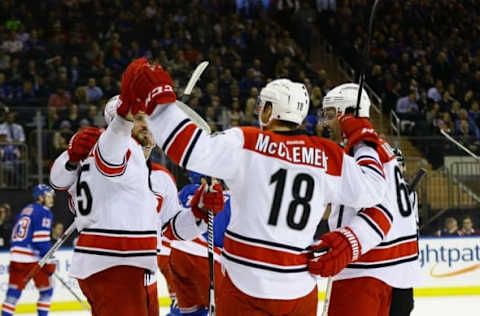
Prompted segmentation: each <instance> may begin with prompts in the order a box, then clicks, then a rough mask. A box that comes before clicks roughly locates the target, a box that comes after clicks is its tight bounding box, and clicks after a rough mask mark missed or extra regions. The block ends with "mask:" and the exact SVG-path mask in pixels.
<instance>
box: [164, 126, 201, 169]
mask: <svg viewBox="0 0 480 316" xmlns="http://www.w3.org/2000/svg"><path fill="white" fill-rule="evenodd" d="M196 129H197V126H196V125H195V124H193V123H190V124H187V126H186V127H185V128H184V129H182V131H181V132H180V133H178V134H177V136H176V137H175V139H174V141H173V142H172V144H171V145H170V147H169V148H168V150H167V156H168V157H169V158H170V159H172V160H173V161H174V162H175V163H176V164H180V160H181V159H182V156H183V152H184V151H185V149H186V148H187V146H188V144H189V143H190V140H191V139H192V136H193V133H194V132H195V130H196Z"/></svg>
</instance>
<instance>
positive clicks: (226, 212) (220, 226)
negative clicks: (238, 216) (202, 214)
mask: <svg viewBox="0 0 480 316" xmlns="http://www.w3.org/2000/svg"><path fill="white" fill-rule="evenodd" d="M199 187H200V185H199V184H188V185H186V186H184V187H183V189H182V190H181V191H180V192H179V193H178V198H179V200H180V202H181V203H182V205H183V207H185V208H189V207H190V201H191V200H192V198H193V196H194V195H195V191H197V190H198V188H199ZM223 196H224V199H225V207H224V209H223V211H222V212H220V213H218V214H217V216H215V218H214V220H213V236H214V240H213V243H214V246H215V247H222V248H223V237H224V235H225V231H226V230H227V226H228V223H229V222H230V194H229V193H227V192H225V191H224V192H223ZM203 237H204V238H205V239H208V237H207V233H204V234H203Z"/></svg>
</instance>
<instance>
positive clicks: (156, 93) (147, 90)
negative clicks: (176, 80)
mask: <svg viewBox="0 0 480 316" xmlns="http://www.w3.org/2000/svg"><path fill="white" fill-rule="evenodd" d="M132 89H133V91H134V93H135V97H136V98H138V99H141V100H143V101H144V102H145V103H144V104H145V109H146V111H145V112H146V113H147V114H148V115H150V114H152V113H153V111H154V110H155V108H156V107H157V105H162V104H167V103H173V102H175V100H176V99H177V96H176V94H175V91H174V90H173V82H172V78H170V75H169V74H168V72H166V71H165V70H163V68H162V66H160V65H158V64H153V65H150V64H145V65H142V67H140V68H139V69H138V70H137V72H136V76H135V80H134V81H133V86H132Z"/></svg>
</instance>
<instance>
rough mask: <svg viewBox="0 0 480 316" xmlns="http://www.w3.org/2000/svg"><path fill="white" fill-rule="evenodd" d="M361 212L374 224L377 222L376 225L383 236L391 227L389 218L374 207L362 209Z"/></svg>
mask: <svg viewBox="0 0 480 316" xmlns="http://www.w3.org/2000/svg"><path fill="white" fill-rule="evenodd" d="M362 213H363V214H365V215H366V216H368V217H369V218H370V219H371V220H372V221H373V222H375V224H377V226H378V227H379V228H380V229H381V230H382V232H383V235H384V236H386V235H387V233H388V232H389V231H390V228H391V227H392V223H390V220H389V218H388V217H387V215H385V213H383V212H382V211H380V210H379V209H377V208H374V207H371V208H367V209H364V210H363V211H362Z"/></svg>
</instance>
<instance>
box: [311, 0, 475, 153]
mask: <svg viewBox="0 0 480 316" xmlns="http://www.w3.org/2000/svg"><path fill="white" fill-rule="evenodd" d="M338 2H339V3H338V4H337V11H336V12H335V13H333V12H331V11H324V12H322V14H321V17H320V18H319V19H318V21H319V23H320V29H321V30H322V32H323V34H324V35H325V36H326V37H327V38H328V39H329V42H330V43H332V45H333V48H334V51H335V52H336V53H337V54H338V55H340V56H343V57H344V58H345V59H346V60H347V62H349V63H350V64H351V65H352V66H353V67H354V68H355V69H357V70H358V69H360V68H361V66H362V62H364V58H363V57H362V55H363V49H364V47H365V43H366V40H367V34H368V30H367V28H368V18H369V15H370V9H371V5H372V3H373V1H366V0H351V1H347V0H345V1H338ZM479 24H480V6H479V5H478V1H475V0H465V1H454V0H408V1H403V0H392V1H388V4H387V2H383V3H382V2H380V5H379V6H378V9H377V13H376V17H375V22H374V31H373V35H372V40H371V45H370V57H371V62H370V64H369V67H368V72H367V74H366V75H367V79H366V81H367V83H368V84H369V85H370V87H371V88H372V89H373V90H374V91H375V92H376V93H377V94H378V95H379V96H380V97H381V99H382V100H383V105H384V111H385V113H389V112H390V111H391V110H393V111H395V113H396V114H397V115H398V117H399V118H400V119H401V120H404V121H406V122H411V123H412V124H402V126H403V127H405V129H404V130H403V133H404V134H409V135H414V136H428V135H439V130H440V129H442V130H445V131H446V132H448V133H450V134H451V135H452V136H454V137H455V138H456V139H457V140H458V141H460V142H461V143H463V144H464V145H465V146H466V147H468V148H469V149H470V150H472V151H473V152H476V153H477V154H478V153H480V129H479V126H480V107H479V102H480V29H479V28H478V25H479ZM430 142H431V141H430ZM421 144H422V145H424V144H425V143H421ZM420 147H425V146H420ZM438 150H439V148H435V151H437V153H438ZM426 154H427V155H428V153H426ZM437 156H438V155H437ZM432 158H434V157H432Z"/></svg>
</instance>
